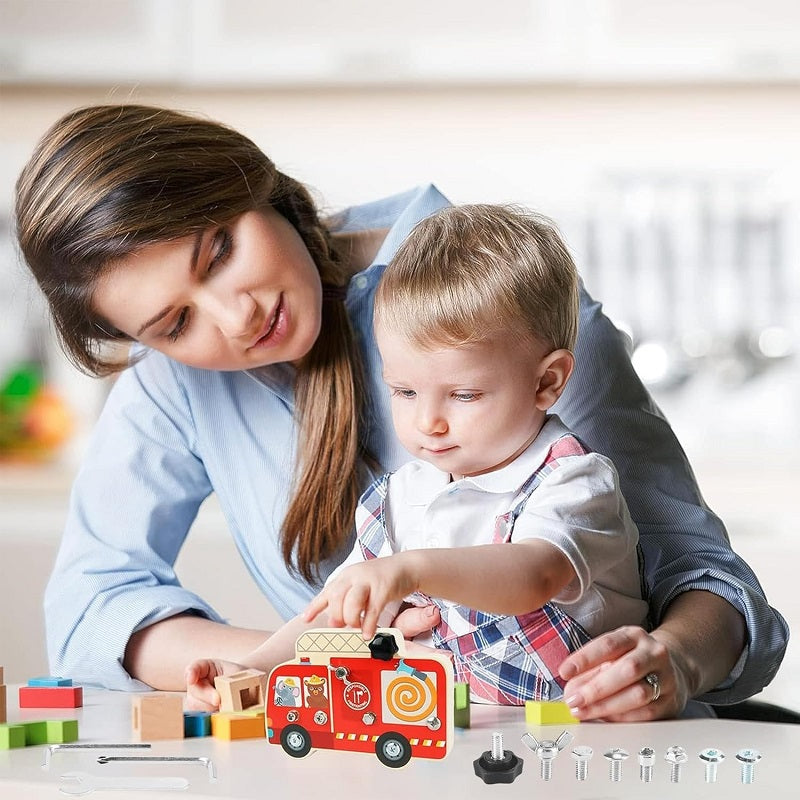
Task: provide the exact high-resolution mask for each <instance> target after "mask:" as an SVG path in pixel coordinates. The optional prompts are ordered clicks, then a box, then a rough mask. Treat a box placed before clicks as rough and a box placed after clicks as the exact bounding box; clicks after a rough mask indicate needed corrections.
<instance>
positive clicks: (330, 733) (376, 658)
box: [266, 628, 453, 767]
mask: <svg viewBox="0 0 800 800" xmlns="http://www.w3.org/2000/svg"><path fill="white" fill-rule="evenodd" d="M295 650H296V656H297V657H296V659H295V660H294V661H290V662H287V663H285V664H280V665H279V666H277V667H275V669H273V670H272V672H270V674H269V678H268V680H267V691H266V703H267V738H268V739H269V741H270V743H271V744H280V745H281V746H282V747H283V749H284V750H285V751H286V752H287V753H288V754H289V755H290V756H294V757H295V758H302V757H303V756H305V755H307V754H308V752H309V751H310V750H311V748H312V747H313V748H327V749H331V750H355V751H357V752H360V753H375V755H376V756H377V757H378V760H379V761H380V762H381V763H382V764H385V765H386V766H387V767H402V766H404V765H405V764H407V763H408V761H409V760H410V759H411V757H412V756H415V757H418V758H444V757H445V756H446V755H447V754H448V753H449V752H450V747H451V746H452V742H453V666H452V663H451V662H450V660H449V659H448V658H447V657H446V656H444V655H440V654H438V653H436V652H434V651H432V652H431V653H430V654H429V655H428V654H427V653H426V654H425V655H424V656H422V657H418V656H416V655H414V656H408V655H406V644H405V641H404V639H403V634H402V633H400V631H399V630H396V629H395V628H381V629H379V630H378V632H377V634H376V635H375V637H374V638H373V639H372V641H370V642H365V641H364V639H363V637H362V636H361V632H360V631H358V630H351V629H346V630H345V629H342V628H321V629H316V630H312V631H307V632H306V633H304V634H303V635H302V636H300V637H299V638H298V640H297V643H296V647H295Z"/></svg>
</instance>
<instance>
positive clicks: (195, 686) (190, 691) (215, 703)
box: [185, 658, 242, 711]
mask: <svg viewBox="0 0 800 800" xmlns="http://www.w3.org/2000/svg"><path fill="white" fill-rule="evenodd" d="M241 669H242V666H241V665H239V664H234V663H233V662H232V661H220V660H214V659H210V658H206V659H200V660H199V661H193V662H192V663H191V664H189V666H188V667H186V673H185V674H186V710H187V711H219V692H217V690H216V689H215V688H214V678H216V677H217V676H218V675H231V674H233V673H234V672H239V671H240V670H241Z"/></svg>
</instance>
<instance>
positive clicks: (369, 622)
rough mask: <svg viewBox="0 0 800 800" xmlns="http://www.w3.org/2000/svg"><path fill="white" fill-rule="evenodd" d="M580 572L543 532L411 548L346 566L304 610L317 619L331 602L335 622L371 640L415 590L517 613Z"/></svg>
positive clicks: (493, 610)
mask: <svg viewBox="0 0 800 800" xmlns="http://www.w3.org/2000/svg"><path fill="white" fill-rule="evenodd" d="M575 577H576V574H575V570H574V568H573V566H572V564H571V563H570V561H569V559H567V557H566V556H565V555H564V553H562V552H561V550H559V549H558V548H557V547H556V546H555V545H553V544H551V543H550V542H547V541H544V540H542V539H526V540H524V541H522V542H518V543H513V544H508V545H503V546H502V547H498V546H497V545H495V544H489V545H477V546H473V547H455V548H447V549H438V548H430V549H428V548H426V549H421V550H406V551H404V552H402V553H396V554H395V555H392V556H387V557H385V558H376V559H373V560H372V561H367V562H364V563H363V564H355V565H352V566H350V567H348V568H347V569H345V570H342V572H341V573H340V575H339V576H338V577H337V578H336V579H335V580H333V581H331V582H329V583H328V584H327V585H326V586H325V588H324V589H323V590H322V592H320V594H318V595H317V597H315V598H314V599H313V600H312V601H311V603H310V604H309V606H308V608H307V609H306V612H305V614H304V615H303V617H304V619H305V620H307V621H309V622H311V621H313V620H315V618H316V616H317V614H319V613H320V612H322V611H323V610H324V609H327V612H328V624H330V625H334V626H341V625H349V626H351V627H355V628H358V627H360V628H361V630H362V633H363V635H364V638H365V639H369V638H372V636H374V634H375V629H376V627H377V623H378V616H379V615H380V613H381V611H382V610H383V608H384V607H385V606H386V604H387V603H389V602H391V601H393V600H399V599H401V598H403V597H405V596H406V595H409V594H412V593H413V592H415V591H421V592H424V593H425V594H428V595H431V596H434V597H442V598H444V599H446V600H450V601H451V602H454V603H460V604H463V605H466V606H469V607H471V608H479V609H481V610H482V611H487V612H490V613H495V614H511V615H515V614H524V613H526V612H529V611H533V610H534V609H537V608H540V607H541V606H543V605H544V604H545V603H547V602H548V601H549V600H550V599H551V598H553V597H555V596H556V595H557V594H558V593H559V592H560V591H561V590H562V589H563V588H564V587H565V586H566V585H567V584H569V583H570V582H571V581H572V580H574V579H575ZM362 615H363V616H362Z"/></svg>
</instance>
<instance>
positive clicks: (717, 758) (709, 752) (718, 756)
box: [698, 747, 725, 783]
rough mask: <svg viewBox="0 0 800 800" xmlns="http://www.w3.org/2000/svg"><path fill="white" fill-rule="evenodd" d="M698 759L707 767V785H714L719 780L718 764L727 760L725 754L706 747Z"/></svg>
mask: <svg viewBox="0 0 800 800" xmlns="http://www.w3.org/2000/svg"><path fill="white" fill-rule="evenodd" d="M698 757H699V758H700V760H701V761H702V762H703V763H704V764H705V766H706V783H714V782H715V781H716V780H717V764H721V763H722V762H723V761H724V760H725V753H723V752H722V751H721V750H717V749H716V748H715V747H706V749H705V750H701V751H700V753H699V754H698Z"/></svg>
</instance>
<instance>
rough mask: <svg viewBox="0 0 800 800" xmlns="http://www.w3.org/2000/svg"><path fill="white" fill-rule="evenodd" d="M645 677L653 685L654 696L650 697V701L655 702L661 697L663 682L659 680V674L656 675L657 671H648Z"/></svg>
mask: <svg viewBox="0 0 800 800" xmlns="http://www.w3.org/2000/svg"><path fill="white" fill-rule="evenodd" d="M644 679H645V681H646V682H647V683H649V684H650V686H652V687H653V696H652V697H651V698H650V702H651V703H655V701H656V700H658V698H659V697H661V683H660V681H659V680H658V675H656V674H655V672H648V673H647V675H645V676H644Z"/></svg>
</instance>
